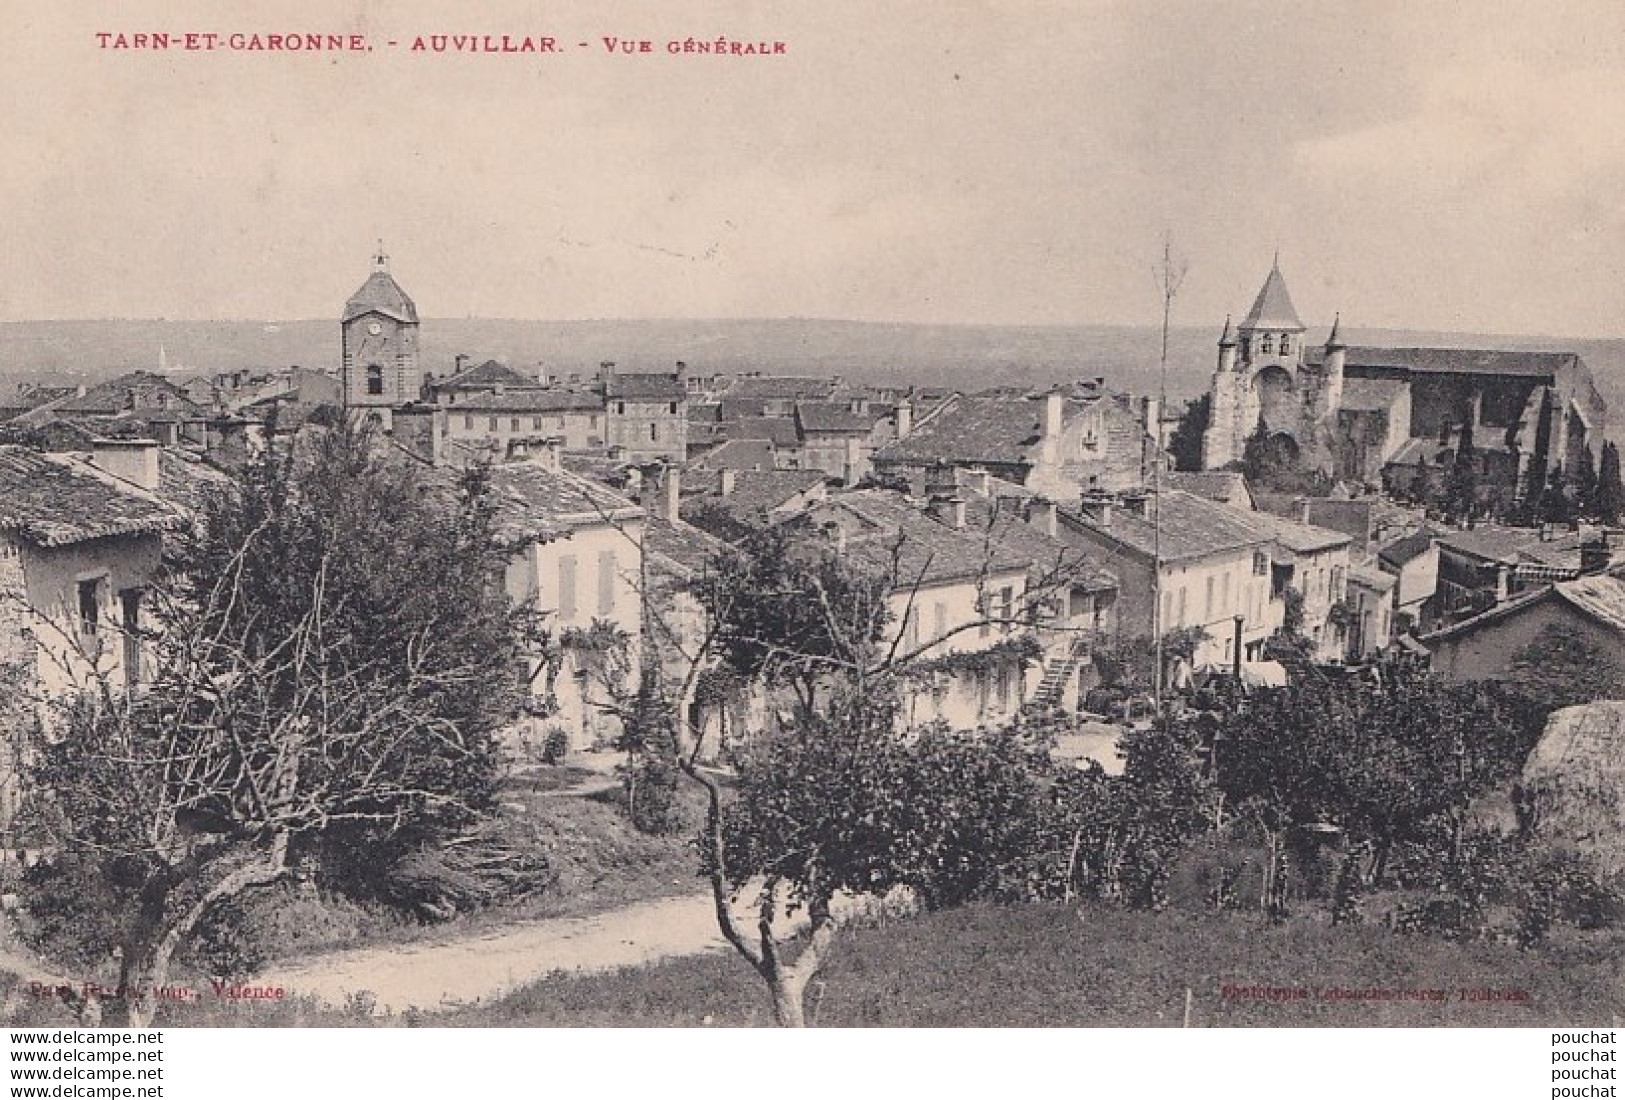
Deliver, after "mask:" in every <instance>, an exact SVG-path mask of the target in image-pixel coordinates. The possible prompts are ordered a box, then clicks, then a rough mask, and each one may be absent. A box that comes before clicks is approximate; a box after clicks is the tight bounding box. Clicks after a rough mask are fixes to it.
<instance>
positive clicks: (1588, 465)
mask: <svg viewBox="0 0 1625 1100" xmlns="http://www.w3.org/2000/svg"><path fill="white" fill-rule="evenodd" d="M1598 487H1599V485H1598V476H1597V456H1596V455H1594V454H1592V453H1591V448H1590V447H1586V448H1585V449H1584V450H1583V451H1581V452H1580V462H1579V465H1578V468H1576V469H1575V471H1574V509H1575V511H1576V512H1578V513H1579V514H1580V515H1582V516H1594V515H1596V514H1597V491H1598Z"/></svg>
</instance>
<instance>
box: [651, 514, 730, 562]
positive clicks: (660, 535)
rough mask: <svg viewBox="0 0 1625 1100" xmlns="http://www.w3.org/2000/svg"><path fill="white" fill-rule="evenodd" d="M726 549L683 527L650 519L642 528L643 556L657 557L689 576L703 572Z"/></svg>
mask: <svg viewBox="0 0 1625 1100" xmlns="http://www.w3.org/2000/svg"><path fill="white" fill-rule="evenodd" d="M727 545H728V544H727V543H725V542H723V541H722V540H721V539H719V538H713V537H712V536H711V535H708V534H706V533H705V532H704V531H702V530H700V529H699V528H698V527H695V526H693V525H691V524H687V523H681V522H679V523H670V522H668V521H666V520H663V519H654V518H652V517H651V518H650V519H648V520H647V521H646V522H645V523H644V525H643V550H644V552H645V553H652V554H658V555H660V556H661V557H663V558H665V559H666V560H668V561H670V562H672V563H673V564H674V565H675V566H676V567H677V569H678V570H679V571H681V572H685V573H688V574H690V575H693V574H695V573H699V572H701V571H703V570H704V569H705V567H706V565H707V564H709V563H710V561H711V559H712V558H714V557H716V556H717V554H718V553H720V552H721V551H722V550H723V549H725V548H726V547H727Z"/></svg>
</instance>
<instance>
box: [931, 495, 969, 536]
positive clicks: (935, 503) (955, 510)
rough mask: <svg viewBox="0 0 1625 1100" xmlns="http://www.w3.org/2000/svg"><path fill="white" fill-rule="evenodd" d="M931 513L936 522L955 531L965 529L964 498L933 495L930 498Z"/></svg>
mask: <svg viewBox="0 0 1625 1100" xmlns="http://www.w3.org/2000/svg"><path fill="white" fill-rule="evenodd" d="M931 514H932V515H933V516H935V517H936V520H937V522H938V523H941V524H944V525H946V526H948V527H952V528H953V529H954V530H955V531H963V530H964V529H965V500H964V498H963V497H959V496H949V497H933V498H932V500H931Z"/></svg>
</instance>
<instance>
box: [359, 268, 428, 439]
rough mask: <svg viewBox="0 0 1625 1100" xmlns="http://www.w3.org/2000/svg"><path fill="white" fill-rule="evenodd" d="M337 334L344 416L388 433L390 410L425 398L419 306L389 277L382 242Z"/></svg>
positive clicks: (392, 277)
mask: <svg viewBox="0 0 1625 1100" xmlns="http://www.w3.org/2000/svg"><path fill="white" fill-rule="evenodd" d="M339 328H340V333H341V339H342V342H343V349H344V366H343V385H344V408H345V411H346V412H347V413H351V414H352V415H361V416H365V417H371V418H375V419H376V420H377V421H378V423H379V424H380V425H381V426H383V427H385V428H388V427H389V426H390V413H391V410H392V409H394V408H396V407H397V406H399V405H403V404H405V403H406V402H408V401H416V400H418V398H419V396H420V395H421V391H422V389H423V368H422V366H421V364H420V363H419V361H418V310H417V306H416V305H414V304H413V302H412V299H411V298H409V297H408V296H407V294H406V291H404V290H402V289H401V286H400V284H399V283H397V282H396V281H395V278H394V276H392V275H391V274H390V273H389V257H388V256H387V255H386V254H385V253H384V246H383V242H382V241H380V242H379V244H378V251H377V253H375V254H374V256H373V264H372V274H371V275H369V276H367V281H366V282H364V283H362V284H361V289H359V290H357V291H356V292H355V293H354V294H352V295H351V296H350V300H349V301H348V302H346V303H345V305H344V315H343V317H341V318H340V320H339Z"/></svg>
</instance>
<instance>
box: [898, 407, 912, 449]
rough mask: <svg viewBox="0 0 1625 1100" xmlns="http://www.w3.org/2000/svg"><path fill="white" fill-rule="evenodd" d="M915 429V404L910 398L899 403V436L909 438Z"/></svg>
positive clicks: (899, 437)
mask: <svg viewBox="0 0 1625 1100" xmlns="http://www.w3.org/2000/svg"><path fill="white" fill-rule="evenodd" d="M913 430H914V405H913V403H912V402H911V401H909V399H908V398H906V397H905V398H903V399H902V400H901V401H899V402H898V403H897V438H898V439H907V438H908V433H909V432H911V431H913Z"/></svg>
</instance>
